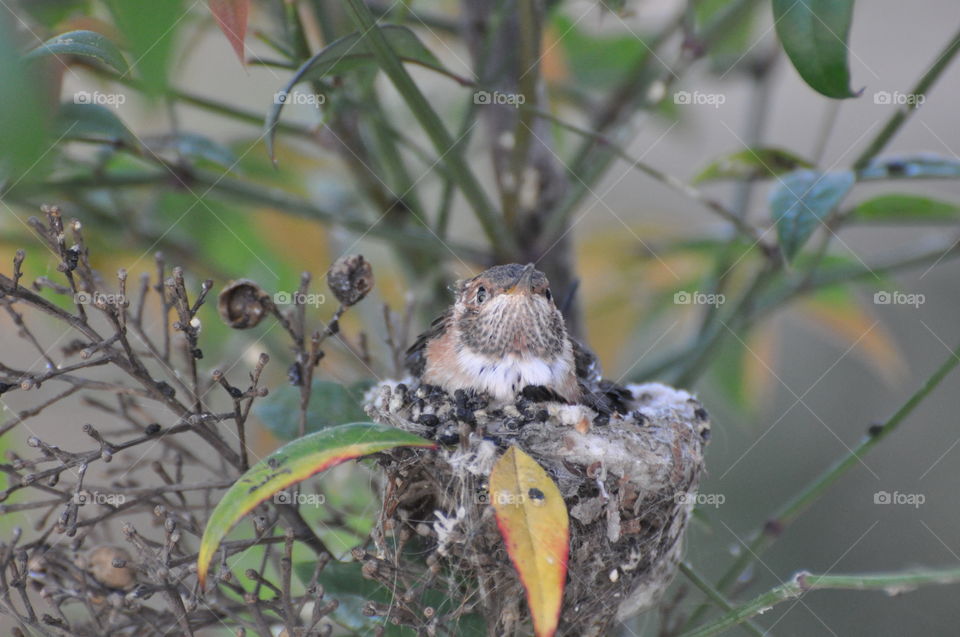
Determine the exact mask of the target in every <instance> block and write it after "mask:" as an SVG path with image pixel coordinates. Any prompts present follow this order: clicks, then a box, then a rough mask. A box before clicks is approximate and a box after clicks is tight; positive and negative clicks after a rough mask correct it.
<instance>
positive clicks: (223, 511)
mask: <svg viewBox="0 0 960 637" xmlns="http://www.w3.org/2000/svg"><path fill="white" fill-rule="evenodd" d="M396 447H427V448H434V447H436V443H434V442H432V441H430V440H425V439H423V438H420V437H419V436H415V435H413V434H410V433H407V432H405V431H401V430H400V429H396V428H394V427H387V426H384V425H375V424H373V423H351V424H348V425H341V426H339V427H331V428H330V429H324V430H323V431H318V432H317V433H314V434H310V435H308V436H304V437H303V438H300V439H298V440H294V441H293V442H291V443H288V444H286V445H284V446H283V447H281V448H280V449H278V450H276V451H275V452H273V453H272V454H270V456H268V457H267V458H264V459H263V460H261V461H260V462H258V463H257V464H256V465H254V466H253V467H251V468H250V470H249V471H247V472H246V473H245V474H243V476H241V477H240V479H239V480H237V481H236V482H235V483H234V484H233V486H231V487H230V488H229V489H228V490H227V492H226V493H225V494H224V495H223V497H222V498H221V499H220V502H219V503H218V504H217V506H216V508H215V509H214V510H213V513H211V514H210V519H209V520H208V521H207V527H206V529H204V531H203V538H202V539H201V540H200V554H199V555H198V556H197V575H198V577H199V578H200V586H201V587H202V586H203V585H204V583H205V581H206V578H207V570H208V569H209V567H210V560H211V558H212V557H213V554H214V552H215V551H216V550H217V547H218V546H219V545H220V541H221V540H222V539H223V537H224V536H225V535H226V534H227V532H228V531H229V530H230V529H231V528H232V527H233V525H234V524H236V523H237V521H238V520H239V519H240V518H242V517H243V516H244V515H246V514H247V513H249V512H250V511H251V510H253V508H254V507H256V506H257V505H258V504H260V503H261V502H263V501H264V500H266V499H267V498H269V497H270V496H272V495H273V494H275V493H277V492H278V491H281V490H282V489H285V488H286V487H289V486H291V485H293V484H296V483H298V482H301V481H303V480H306V479H307V478H309V477H310V476H312V475H314V474H316V473H319V472H321V471H324V470H326V469H329V468H330V467H333V466H336V465H338V464H340V463H342V462H345V461H347V460H352V459H354V458H359V457H361V456H368V455H370V454H373V453H377V452H378V451H386V450H387V449H394V448H396Z"/></svg>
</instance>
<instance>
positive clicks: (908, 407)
mask: <svg viewBox="0 0 960 637" xmlns="http://www.w3.org/2000/svg"><path fill="white" fill-rule="evenodd" d="M958 363H960V345H958V346H957V347H956V348H955V349H954V350H953V351H951V352H950V355H949V356H948V357H947V359H946V360H945V361H944V362H943V363H942V364H941V365H940V367H939V368H937V370H936V371H935V372H934V373H933V374H932V375H931V376H930V377H929V378H927V380H926V382H924V383H923V385H922V386H921V387H920V388H919V389H918V390H917V391H916V392H914V393H913V395H912V396H910V398H908V399H907V401H906V402H905V403H903V405H902V406H901V407H900V409H898V410H897V411H896V412H895V413H894V414H893V415H892V416H890V418H888V419H887V421H886V422H884V423H883V424H882V425H880V426H877V427H871V428H870V432H869V434H868V435H867V436H866V437H865V438H864V439H863V440H861V441H860V443H859V444H858V445H857V446H856V447H855V448H854V449H853V450H852V451H850V453H848V454H847V455H846V456H844V457H843V458H841V459H840V460H839V461H838V462H836V463H835V464H834V465H833V466H831V467H830V468H829V469H827V470H826V471H824V472H823V473H822V474H820V476H819V477H817V478H816V479H814V480H813V481H812V482H810V483H809V484H808V485H807V486H806V487H805V488H804V489H803V490H801V491H800V492H799V493H797V494H796V495H795V496H794V497H793V498H791V499H790V500H789V501H787V503H786V504H784V505H782V506H781V507H780V508H779V509H778V510H777V511H776V512H774V514H773V515H772V516H770V518H769V519H768V521H767V522H766V523H765V524H764V526H763V527H762V528H761V529H759V530H757V531H756V532H754V534H753V540H752V541H751V542H750V545H749V547H748V549H747V550H745V551H743V552H742V553H741V554H740V557H738V558H737V560H736V561H735V562H734V563H733V565H731V567H730V568H729V569H728V570H727V572H726V573H724V574H723V577H721V578H720V581H719V582H718V583H717V589H718V590H720V591H728V590H729V589H730V587H731V586H732V585H733V583H734V582H735V581H736V580H737V578H738V577H739V576H740V574H741V573H742V572H743V571H744V569H746V568H747V566H748V565H749V564H750V563H751V562H753V560H754V559H757V558H758V557H759V556H760V554H761V553H763V552H764V551H766V550H767V549H768V548H769V547H770V545H772V544H773V543H774V541H776V539H777V537H778V536H779V535H780V533H781V532H782V531H783V529H784V527H786V526H787V525H788V524H790V523H791V522H793V521H794V520H795V519H796V518H797V516H799V515H800V514H801V513H802V512H803V511H804V510H805V509H806V508H807V507H808V506H810V505H811V504H812V503H813V502H814V501H815V500H816V499H817V498H818V497H820V495H821V494H822V493H823V492H824V491H825V490H826V489H827V488H828V487H829V486H830V485H832V484H833V483H834V482H836V481H837V480H838V479H839V478H840V477H841V476H843V475H844V474H845V473H847V472H848V471H849V470H850V469H852V468H853V467H855V466H856V465H857V464H859V463H860V462H861V458H862V456H864V455H866V454H867V453H868V452H869V451H870V450H871V449H873V448H874V447H875V446H876V445H877V444H879V442H880V441H881V440H883V439H884V438H886V437H887V436H889V435H890V434H891V433H893V431H894V430H896V429H897V427H899V426H900V424H901V423H903V421H904V420H906V418H907V416H909V415H910V414H911V413H912V412H913V410H914V409H916V408H917V406H918V405H919V404H920V403H921V402H923V400H924V399H925V398H926V397H927V396H928V395H929V394H930V392H932V391H933V390H934V389H936V388H937V386H938V385H939V384H940V383H941V382H942V381H943V379H944V378H946V377H947V375H948V374H949V373H950V372H951V371H953V369H954V368H955V367H956V366H957V364H958ZM694 617H696V613H694ZM691 621H695V620H694V619H693V618H691Z"/></svg>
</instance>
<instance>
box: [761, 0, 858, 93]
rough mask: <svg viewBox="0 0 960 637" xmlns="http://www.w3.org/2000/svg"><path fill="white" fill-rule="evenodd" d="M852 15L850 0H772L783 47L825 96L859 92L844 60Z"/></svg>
mask: <svg viewBox="0 0 960 637" xmlns="http://www.w3.org/2000/svg"><path fill="white" fill-rule="evenodd" d="M852 17H853V0H773V19H774V24H775V25H776V29H777V36H778V37H779V38H780V43H781V44H783V50H784V51H786V52H787V55H788V56H789V57H790V61H791V62H793V66H794V68H796V69H797V72H798V73H799V74H800V77H802V78H803V79H804V81H805V82H806V83H807V84H808V85H809V86H810V88H812V89H813V90H815V91H817V92H818V93H820V94H822V95H826V96H827V97H833V98H845V97H856V96H857V95H858V94H857V93H854V92H853V91H851V90H850V66H849V64H848V61H847V53H848V52H849V49H848V48H847V39H848V37H849V35H850V22H851V18H852Z"/></svg>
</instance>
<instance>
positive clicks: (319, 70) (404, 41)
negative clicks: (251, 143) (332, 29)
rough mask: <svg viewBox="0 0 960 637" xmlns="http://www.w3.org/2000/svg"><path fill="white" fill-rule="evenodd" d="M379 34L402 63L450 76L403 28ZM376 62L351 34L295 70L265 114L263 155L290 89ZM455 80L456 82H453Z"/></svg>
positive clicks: (365, 41)
mask: <svg viewBox="0 0 960 637" xmlns="http://www.w3.org/2000/svg"><path fill="white" fill-rule="evenodd" d="M379 30H380V33H382V34H383V37H384V38H386V40H387V42H388V43H389V44H390V47H391V48H392V49H393V50H394V51H395V52H396V54H397V55H398V56H399V58H400V59H401V60H403V61H404V62H412V63H414V64H419V65H421V66H425V67H427V68H429V69H433V70H435V71H437V72H439V73H443V74H444V75H450V76H451V77H455V76H453V75H452V74H451V73H450V72H449V71H448V70H447V69H446V68H444V66H443V65H442V64H441V63H440V61H439V60H438V59H437V58H436V56H435V55H434V54H433V53H431V52H430V49H428V48H427V47H426V46H424V44H423V43H422V42H421V41H420V38H418V37H417V35H416V34H415V33H414V32H413V31H411V30H410V29H408V28H407V27H402V26H396V25H385V26H382V27H379ZM375 65H376V59H375V58H374V56H373V51H372V49H371V47H370V43H369V41H368V39H367V36H366V34H365V33H351V34H350V35H348V36H345V37H342V38H340V39H339V40H336V41H334V42H332V43H330V45H329V46H327V47H325V48H324V49H322V50H321V51H319V52H318V53H317V54H316V55H314V56H313V57H312V58H310V59H309V60H307V61H306V62H304V63H303V65H302V66H301V67H300V68H299V69H297V72H296V73H294V75H293V77H292V78H291V79H290V81H289V82H287V85H286V86H284V87H283V88H282V89H280V90H279V91H278V92H277V93H275V94H274V97H273V106H272V107H271V109H270V112H269V113H268V114H267V121H266V124H265V126H266V130H267V133H268V134H267V152H268V153H269V154H270V157H271V158H272V157H273V156H274V152H273V135H274V129H275V128H276V125H277V122H278V121H280V111H282V110H283V107H284V105H285V104H286V103H287V101H288V99H289V95H290V92H291V91H292V90H293V87H294V86H296V85H297V84H300V83H301V82H308V81H314V82H318V81H320V80H322V79H324V78H326V77H327V76H330V75H342V74H343V73H346V72H348V71H352V70H354V69H357V68H361V67H367V66H375ZM457 79H459V78H457Z"/></svg>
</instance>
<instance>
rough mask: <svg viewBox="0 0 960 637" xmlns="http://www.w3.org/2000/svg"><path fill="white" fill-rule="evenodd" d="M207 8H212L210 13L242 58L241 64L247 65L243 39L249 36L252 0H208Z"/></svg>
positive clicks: (238, 55)
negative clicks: (248, 26)
mask: <svg viewBox="0 0 960 637" xmlns="http://www.w3.org/2000/svg"><path fill="white" fill-rule="evenodd" d="M207 6H209V7H210V13H212V14H213V17H214V18H215V19H216V21H217V24H218V25H219V26H220V30H221V31H223V34H224V35H225V36H227V42H229V43H230V46H232V47H233V51H234V52H235V53H236V54H237V57H238V58H240V63H241V64H246V60H247V58H246V57H245V56H244V54H243V39H244V37H246V35H247V18H248V15H249V13H250V0H207Z"/></svg>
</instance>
